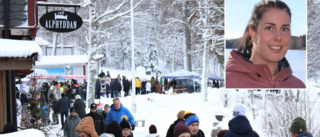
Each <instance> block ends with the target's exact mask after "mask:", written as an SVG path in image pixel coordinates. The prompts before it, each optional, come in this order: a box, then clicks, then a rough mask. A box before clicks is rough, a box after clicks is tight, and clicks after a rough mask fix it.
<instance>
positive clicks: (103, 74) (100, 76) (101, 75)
mask: <svg viewBox="0 0 320 137" xmlns="http://www.w3.org/2000/svg"><path fill="white" fill-rule="evenodd" d="M105 76H106V73H104V72H103V70H102V69H101V72H100V74H99V78H102V77H105Z"/></svg>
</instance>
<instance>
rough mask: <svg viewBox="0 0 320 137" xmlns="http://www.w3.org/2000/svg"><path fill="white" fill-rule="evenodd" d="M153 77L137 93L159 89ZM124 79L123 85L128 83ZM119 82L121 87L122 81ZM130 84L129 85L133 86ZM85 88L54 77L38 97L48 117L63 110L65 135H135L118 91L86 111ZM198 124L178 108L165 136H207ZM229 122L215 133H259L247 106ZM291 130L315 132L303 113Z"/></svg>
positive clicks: (152, 136) (234, 136) (296, 135)
mask: <svg viewBox="0 0 320 137" xmlns="http://www.w3.org/2000/svg"><path fill="white" fill-rule="evenodd" d="M99 76H101V79H98V80H99V82H100V80H103V78H104V77H105V76H107V78H108V76H110V74H109V73H107V75H103V71H102V73H100V75H99ZM118 78H120V75H118V77H117V79H114V81H113V83H112V84H111V83H110V85H111V86H114V85H116V83H117V82H118V83H119V81H121V79H118ZM157 79H158V78H154V77H152V78H151V80H150V81H154V82H155V84H159V85H161V83H162V79H161V78H160V81H158V80H157ZM122 80H123V81H122V82H124V83H126V82H128V83H130V81H127V79H126V78H125V77H124V76H123V77H122ZM150 81H149V80H147V81H143V82H140V80H139V78H136V79H135V85H136V91H137V92H136V94H143V93H145V94H148V93H151V92H156V91H155V90H156V89H157V88H156V87H154V88H155V89H154V91H152V86H151V85H152V84H151V82H150ZM174 81H175V80H174V79H173V80H172V81H171V82H170V83H174ZM124 83H123V84H122V85H125V84H124ZM119 85H120V87H121V84H119ZM129 85H131V84H129ZM100 86H101V85H100ZM128 88H129V89H130V86H129V87H128ZM85 89H86V83H84V84H83V85H81V84H79V83H78V82H77V81H76V80H71V82H70V83H69V82H65V83H63V82H60V83H58V82H56V81H53V82H51V83H50V86H49V84H47V83H43V84H42V86H41V87H40V94H39V98H38V100H40V102H41V105H42V106H45V105H49V106H51V108H52V110H53V113H52V120H49V121H50V122H51V124H53V125H54V124H59V120H58V114H60V120H61V121H60V123H61V127H62V128H61V129H62V130H63V131H64V136H66V137H76V136H79V137H98V136H100V137H133V136H134V135H133V131H134V130H135V126H136V125H135V120H134V117H133V115H132V114H131V112H130V111H129V110H128V109H127V108H126V107H124V106H123V105H122V103H121V101H120V99H119V98H118V91H113V92H110V93H112V94H113V95H112V94H111V97H113V104H112V105H111V106H109V105H108V104H106V105H105V106H104V108H103V109H104V110H103V111H101V112H99V111H97V104H95V103H92V104H90V112H89V113H86V111H85V108H86V105H85V99H84V98H85V94H86V93H85ZM112 89H114V88H112ZM120 90H121V88H120ZM120 90H119V91H120ZM101 91H103V90H101ZM106 91H108V90H106ZM100 94H101V93H98V96H100ZM105 95H106V96H108V95H107V93H105ZM29 99H30V98H28V95H27V93H25V92H22V93H21V95H20V100H21V104H22V106H23V107H22V108H23V111H24V110H27V109H25V108H24V106H28V105H27V104H28V103H30V101H29ZM28 114H29V113H28V112H27V111H26V112H24V113H23V116H22V118H26V119H28ZM27 122H30V121H24V120H21V124H20V126H27V125H28V123H27ZM199 125H200V121H199V117H198V116H197V115H196V114H195V113H192V112H189V111H184V110H182V111H179V113H178V114H177V120H175V121H174V122H173V123H172V124H171V125H168V130H167V133H166V137H205V134H204V132H203V131H202V130H201V129H199ZM228 125H229V129H225V130H220V131H218V132H217V134H215V135H213V136H217V137H242V136H246V137H259V135H258V133H257V132H255V131H254V130H253V128H252V127H251V125H250V122H249V120H248V119H247V118H246V110H245V108H244V107H243V106H237V107H235V108H234V111H233V119H231V120H230V121H229V124H228ZM5 128H6V129H5V130H4V132H3V133H9V132H11V131H12V132H14V131H17V130H14V129H16V127H14V126H12V124H9V125H7V126H5ZM8 130H10V131H8ZM290 134H291V136H292V137H312V135H311V134H310V133H309V132H307V129H306V122H305V120H304V119H303V118H301V117H298V118H296V119H294V120H293V122H292V125H291V127H290ZM147 137H159V134H157V128H156V125H155V124H152V125H150V127H149V134H148V135H147Z"/></svg>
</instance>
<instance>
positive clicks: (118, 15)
mask: <svg viewBox="0 0 320 137" xmlns="http://www.w3.org/2000/svg"><path fill="white" fill-rule="evenodd" d="M142 1H143V0H141V1H140V2H139V3H138V4H137V5H135V6H134V7H133V10H135V9H136V8H137V7H138V6H140V4H141V3H142ZM119 6H120V5H119ZM122 6H123V5H122ZM120 8H121V7H120ZM130 11H131V9H130V10H128V11H126V12H122V13H118V14H117V15H115V16H113V17H111V18H108V19H106V20H102V21H100V23H101V24H102V23H106V22H109V21H112V20H114V19H117V18H119V17H122V16H124V15H127V14H129V13H130ZM110 12H111V13H112V14H114V13H116V11H115V10H114V11H110ZM111 13H108V14H103V15H102V16H100V17H99V18H97V19H95V21H98V20H99V19H101V18H102V17H104V16H107V15H109V14H111Z"/></svg>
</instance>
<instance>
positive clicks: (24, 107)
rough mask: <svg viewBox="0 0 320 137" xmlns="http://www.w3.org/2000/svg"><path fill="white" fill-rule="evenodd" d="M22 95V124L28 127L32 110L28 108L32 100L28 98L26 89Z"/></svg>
mask: <svg viewBox="0 0 320 137" xmlns="http://www.w3.org/2000/svg"><path fill="white" fill-rule="evenodd" d="M20 96H21V97H20V102H21V106H22V117H21V121H20V126H21V127H27V126H28V125H29V122H30V114H29V113H30V110H29V109H28V107H29V103H30V101H29V99H28V93H27V92H26V91H23V92H22V93H21V95H20Z"/></svg>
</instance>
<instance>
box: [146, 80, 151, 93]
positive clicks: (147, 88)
mask: <svg viewBox="0 0 320 137" xmlns="http://www.w3.org/2000/svg"><path fill="white" fill-rule="evenodd" d="M146 91H151V83H150V82H147V84H146Z"/></svg>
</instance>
